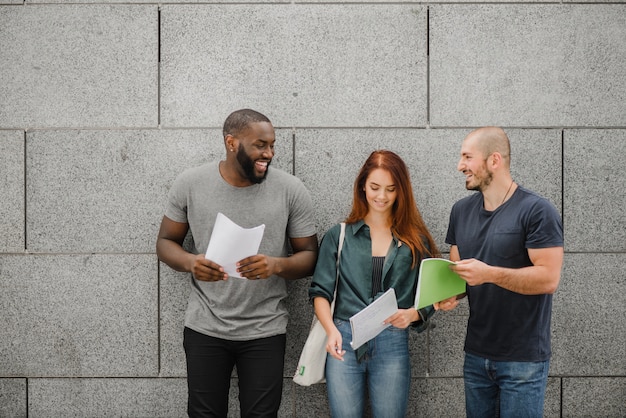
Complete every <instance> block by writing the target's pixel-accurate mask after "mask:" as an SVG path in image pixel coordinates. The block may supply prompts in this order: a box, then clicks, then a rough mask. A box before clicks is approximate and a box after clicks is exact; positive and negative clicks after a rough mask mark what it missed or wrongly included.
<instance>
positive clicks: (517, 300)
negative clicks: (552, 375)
mask: <svg viewBox="0 0 626 418" xmlns="http://www.w3.org/2000/svg"><path fill="white" fill-rule="evenodd" d="M458 169H459V171H461V172H462V173H463V174H464V175H465V182H466V183H465V185H466V188H467V189H468V190H476V191H478V193H475V194H473V195H471V196H468V197H466V198H464V199H461V200H460V201H458V202H456V204H455V205H454V207H453V208H452V211H451V214H450V224H449V226H448V233H447V235H446V243H448V244H450V245H451V247H450V260H452V261H455V262H457V263H456V265H455V266H454V267H452V269H453V270H455V271H456V272H457V273H458V274H459V275H460V276H461V277H462V278H463V279H464V280H465V281H467V296H468V299H469V306H470V316H469V320H468V324H467V335H466V338H465V363H464V367H463V375H464V381H465V404H466V412H467V416H468V417H470V418H471V417H491V416H498V414H499V416H500V417H503V418H506V417H541V416H542V414H543V403H544V394H545V388H546V384H547V379H548V368H549V359H550V319H551V310H552V294H553V293H554V292H555V291H556V289H557V286H558V284H559V281H560V276H561V267H562V263H563V226H562V223H561V218H560V216H559V214H558V212H557V210H556V209H555V208H554V206H553V205H552V204H551V203H550V202H548V201H547V200H546V199H545V198H543V197H541V196H539V195H537V194H535V193H533V192H531V191H530V190H527V189H525V188H524V187H522V186H518V185H517V184H516V183H515V182H514V181H513V179H512V178H511V173H510V145H509V139H508V137H507V136H506V134H505V132H504V131H503V130H502V129H500V128H496V127H486V128H481V129H477V130H475V131H473V132H471V133H470V134H469V135H468V136H467V137H466V138H465V140H464V141H463V145H462V148H461V158H460V160H459V164H458ZM456 303H457V301H456V300H454V299H451V300H448V301H444V302H442V303H441V304H440V307H441V308H442V309H443V310H448V309H449V308H450V307H452V306H455V305H456Z"/></svg>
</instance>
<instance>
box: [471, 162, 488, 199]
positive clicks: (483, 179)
mask: <svg viewBox="0 0 626 418" xmlns="http://www.w3.org/2000/svg"><path fill="white" fill-rule="evenodd" d="M472 175H473V178H474V180H475V183H473V184H472V183H469V182H465V188H466V189H467V190H475V191H478V192H482V191H483V190H484V189H485V188H487V186H489V185H490V184H491V182H492V181H493V172H491V171H489V169H487V165H486V164H485V165H483V166H482V167H481V170H480V173H472Z"/></svg>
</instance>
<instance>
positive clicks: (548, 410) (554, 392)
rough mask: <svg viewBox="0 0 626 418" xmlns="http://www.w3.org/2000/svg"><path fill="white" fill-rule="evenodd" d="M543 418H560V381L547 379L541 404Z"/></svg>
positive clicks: (551, 378) (552, 378)
mask: <svg viewBox="0 0 626 418" xmlns="http://www.w3.org/2000/svg"><path fill="white" fill-rule="evenodd" d="M543 416H544V417H546V418H550V417H553V418H561V379H560V378H558V377H549V378H548V386H547V387H546V395H545V399H544V403H543Z"/></svg>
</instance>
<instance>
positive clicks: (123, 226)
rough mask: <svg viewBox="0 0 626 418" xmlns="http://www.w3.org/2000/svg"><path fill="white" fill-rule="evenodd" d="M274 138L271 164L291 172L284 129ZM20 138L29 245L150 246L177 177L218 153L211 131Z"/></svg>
mask: <svg viewBox="0 0 626 418" xmlns="http://www.w3.org/2000/svg"><path fill="white" fill-rule="evenodd" d="M277 138H278V139H277V144H278V145H277V147H279V148H278V150H277V152H278V154H279V156H277V157H276V158H275V161H273V163H272V164H273V165H274V166H276V167H277V168H284V169H285V170H287V171H289V172H291V171H292V158H293V156H292V135H291V132H290V131H289V130H279V131H278V132H277ZM27 141H28V158H27V165H28V166H27V173H28V174H27V176H28V178H27V207H28V220H27V228H28V249H29V250H31V251H71V252H96V251H98V252H115V251H127V252H154V248H155V243H156V237H157V233H158V230H159V225H160V222H161V219H162V217H163V213H164V209H165V203H166V199H167V192H168V190H169V188H170V186H171V184H172V182H173V181H174V179H175V178H176V176H177V175H178V174H180V173H181V172H182V171H183V170H185V169H186V168H189V167H191V166H195V165H200V164H203V163H204V162H207V161H212V160H216V159H222V158H224V143H223V139H222V135H221V131H218V130H187V131H176V130H137V131H134V130H129V131H100V130H95V131H84V130H80V131H34V132H30V133H29V134H28V139H27ZM60 231H63V233H60Z"/></svg>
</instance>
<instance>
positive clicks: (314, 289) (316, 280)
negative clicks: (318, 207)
mask: <svg viewBox="0 0 626 418" xmlns="http://www.w3.org/2000/svg"><path fill="white" fill-rule="evenodd" d="M340 229H341V226H338V225H335V226H334V227H332V228H330V229H329V230H328V231H327V232H326V234H325V235H324V238H322V243H321V244H320V252H319V256H318V257H317V263H316V265H315V273H313V279H312V280H311V287H310V288H309V300H313V299H314V298H316V297H323V298H325V299H327V300H328V301H329V302H332V301H333V297H334V293H335V281H336V279H337V252H338V249H337V244H338V243H339V242H338V241H339V231H340Z"/></svg>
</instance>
